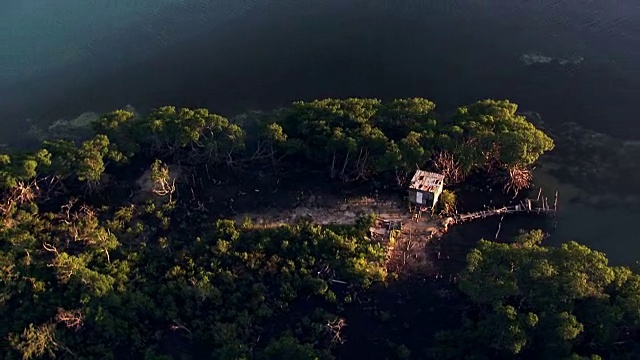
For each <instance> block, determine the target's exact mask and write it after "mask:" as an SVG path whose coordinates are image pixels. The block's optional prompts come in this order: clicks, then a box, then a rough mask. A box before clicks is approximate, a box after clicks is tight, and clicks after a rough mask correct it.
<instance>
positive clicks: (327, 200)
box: [234, 194, 407, 227]
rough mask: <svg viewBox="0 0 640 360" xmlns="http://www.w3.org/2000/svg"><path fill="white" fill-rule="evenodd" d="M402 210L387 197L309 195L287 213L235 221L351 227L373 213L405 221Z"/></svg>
mask: <svg viewBox="0 0 640 360" xmlns="http://www.w3.org/2000/svg"><path fill="white" fill-rule="evenodd" d="M403 206H404V204H402V202H401V201H400V200H398V199H396V198H394V197H390V196H388V197H384V196H379V197H377V198H373V197H368V196H358V197H338V196H334V195H315V194H310V195H307V196H305V197H304V198H302V199H300V200H299V201H298V202H297V204H296V205H295V206H292V207H291V208H289V209H272V210H268V211H261V212H244V213H239V214H237V215H236V216H235V217H234V219H235V220H236V221H244V220H245V219H250V220H251V221H252V222H253V223H254V224H256V225H260V226H264V227H274V226H279V225H283V224H293V223H295V222H297V221H299V220H302V219H308V220H310V221H312V222H314V223H316V224H322V225H328V224H338V225H340V224H353V223H355V221H356V220H357V219H358V218H359V217H361V216H364V215H368V214H370V213H372V212H373V213H375V214H376V215H377V216H378V217H386V218H390V217H396V218H404V217H406V216H407V215H405V214H404V211H403Z"/></svg>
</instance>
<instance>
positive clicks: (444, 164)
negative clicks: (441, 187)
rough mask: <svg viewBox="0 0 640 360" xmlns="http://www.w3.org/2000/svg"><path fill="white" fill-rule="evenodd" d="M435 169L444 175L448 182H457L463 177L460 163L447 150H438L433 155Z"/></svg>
mask: <svg viewBox="0 0 640 360" xmlns="http://www.w3.org/2000/svg"><path fill="white" fill-rule="evenodd" d="M433 164H434V166H435V169H436V171H437V172H439V173H440V174H442V175H444V177H445V179H447V182H448V183H453V184H455V183H457V182H459V181H460V180H462V178H463V174H462V170H461V169H460V164H458V162H457V161H456V160H455V158H454V157H453V154H452V153H450V152H448V151H440V152H438V153H436V154H435V155H434V157H433Z"/></svg>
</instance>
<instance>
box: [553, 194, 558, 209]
mask: <svg viewBox="0 0 640 360" xmlns="http://www.w3.org/2000/svg"><path fill="white" fill-rule="evenodd" d="M556 211H558V190H556V199H555V200H554V201H553V213H554V214H555V213H556Z"/></svg>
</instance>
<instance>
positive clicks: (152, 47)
mask: <svg viewBox="0 0 640 360" xmlns="http://www.w3.org/2000/svg"><path fill="white" fill-rule="evenodd" d="M527 53H538V54H540V55H544V56H548V57H552V58H555V59H558V60H561V59H575V58H583V59H584V60H583V61H582V62H581V63H579V64H573V65H566V66H557V65H556V66H554V65H552V66H548V65H541V64H539V65H536V66H526V65H524V64H523V63H522V62H521V60H520V57H521V56H522V55H523V54H527ZM638 64H640V2H638V1H636V0H615V1H596V0H567V1H558V0H537V1H530V0H527V1H525V0H511V1H502V0H406V1H402V0H368V1H358V0H353V1H346V0H295V1H294V0H278V1H275V0H273V1H270V0H219V1H215V0H212V1H204V0H136V1H124V0H14V1H2V2H0V121H2V125H3V126H2V129H3V131H2V132H1V133H0V142H3V141H9V140H11V139H14V138H15V134H16V133H18V132H22V131H23V130H24V129H25V128H26V125H25V124H26V123H25V119H27V118H30V119H33V121H34V122H38V123H47V122H51V121H53V120H55V119H58V118H61V117H74V116H77V115H78V114H80V113H82V112H85V111H107V110H110V109H114V108H118V107H122V106H124V105H127V104H132V105H134V106H136V107H137V108H140V109H145V108H149V107H154V106H159V105H163V104H176V105H184V106H206V107H209V108H211V109H213V110H215V111H217V112H220V113H223V114H225V115H231V114H234V113H239V112H243V111H246V110H248V109H259V108H272V107H276V106H279V105H283V104H287V103H289V102H291V101H293V100H298V99H312V98H318V97H328V96H331V97H346V96H372V97H378V98H383V99H387V98H393V97H404V96H422V97H427V98H430V99H432V100H434V101H435V102H436V103H437V104H438V105H439V107H440V108H441V109H450V108H452V107H454V106H457V105H460V104H463V103H466V102H471V101H474V100H476V99H479V98H486V97H506V98H510V99H512V100H514V101H516V102H517V103H519V104H520V105H521V109H524V110H534V111H538V112H540V113H541V114H542V115H543V118H544V119H545V121H546V122H547V123H550V124H558V123H561V122H566V121H575V122H577V123H579V124H582V125H584V126H586V127H589V128H592V129H595V130H597V131H601V132H605V133H607V134H611V135H615V136H618V137H624V138H627V139H640V124H639V123H638V122H637V120H636V119H637V110H636V101H638V99H640V66H639V65H638ZM581 211H582V210H581ZM580 214H581V215H580V216H581V217H582V216H591V218H594V216H598V215H597V214H596V215H594V214H592V213H591V212H589V211H582V212H580ZM589 214H591V215H589ZM576 219H577V218H576ZM611 219H613V218H611ZM612 221H615V219H613V220H612ZM566 223H567V224H569V223H570V224H572V225H571V226H572V227H576V226H577V225H574V223H575V221H566ZM590 223H594V222H593V221H592V222H590ZM583 225H584V224H583ZM585 226H586V228H587V230H584V227H585ZM581 228H582V230H581V231H580V234H579V235H584V236H586V237H589V236H590V235H589V234H591V237H593V236H594V234H595V233H596V232H597V231H588V225H584V226H581ZM631 230H632V229H628V230H621V231H622V232H623V233H624V234H626V235H616V238H618V237H620V236H621V237H624V236H628V237H630V236H631V234H632V233H633V232H632V231H631ZM627 231H628V232H627ZM583 233H584V234H583ZM589 241H591V240H589ZM612 241H613V242H614V243H615V241H614V240H607V241H597V240H593V241H591V242H592V243H596V244H599V245H601V247H602V248H603V249H610V250H611V249H612V250H615V249H613V248H611V246H609V245H607V244H610V243H611V242H612ZM616 244H618V245H616V246H618V247H622V243H616ZM625 244H626V243H625ZM638 249H640V247H638ZM638 258H640V256H638Z"/></svg>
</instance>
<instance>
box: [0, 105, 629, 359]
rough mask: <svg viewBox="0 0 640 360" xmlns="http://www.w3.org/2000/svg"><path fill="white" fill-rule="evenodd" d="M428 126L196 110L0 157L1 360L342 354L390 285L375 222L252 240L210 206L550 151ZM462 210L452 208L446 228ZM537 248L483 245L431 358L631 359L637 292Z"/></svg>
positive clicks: (268, 233) (506, 114)
mask: <svg viewBox="0 0 640 360" xmlns="http://www.w3.org/2000/svg"><path fill="white" fill-rule="evenodd" d="M434 109H435V105H434V104H433V103H432V102H430V101H428V100H425V99H401V100H394V101H391V102H387V103H383V102H381V101H378V100H375V99H346V100H335V99H325V100H317V101H312V102H297V103H294V104H292V105H291V106H290V107H287V108H283V109H278V110H275V111H271V112H266V113H251V114H247V115H245V116H242V117H238V118H237V119H234V120H233V121H230V120H228V119H226V118H224V117H222V116H219V115H216V114H212V113H210V112H209V111H207V110H204V109H197V110H190V109H176V108H174V107H163V108H160V109H156V110H154V111H152V112H151V113H150V114H148V115H146V116H140V115H137V114H134V113H131V112H127V111H122V110H120V111H115V112H113V113H110V114H107V115H105V116H104V117H103V118H101V119H100V120H99V121H98V122H96V123H95V124H93V126H94V129H93V130H94V133H93V134H92V135H91V136H90V137H88V138H84V139H77V140H76V141H71V140H59V139H49V140H48V141H45V142H44V143H43V145H42V148H41V149H39V150H37V151H33V152H29V153H24V152H18V151H15V152H8V153H6V154H0V189H1V190H0V191H2V194H1V195H2V202H1V203H0V348H2V349H7V351H6V358H9V359H19V358H23V359H32V358H53V357H54V356H55V357H56V358H63V359H75V358H79V359H95V358H99V359H109V358H117V359H120V358H144V359H169V358H176V359H188V358H193V359H200V358H215V359H330V358H333V357H334V356H336V354H337V353H338V352H337V351H336V350H337V349H338V348H340V347H341V344H342V342H343V340H346V341H347V342H348V341H349V338H344V337H343V336H344V334H343V333H344V332H341V331H342V328H343V327H345V326H349V323H350V318H349V311H348V309H352V308H354V307H356V308H357V307H361V308H362V307H364V306H365V305H364V304H363V303H364V302H366V301H367V299H368V297H369V295H370V294H371V292H372V289H373V288H384V286H385V285H384V284H385V282H387V283H388V282H389V281H390V280H389V278H388V277H387V273H386V269H385V266H384V260H385V255H386V249H384V248H383V247H382V246H381V245H379V244H377V243H375V242H372V241H371V240H370V239H369V238H368V229H369V226H370V224H371V221H372V219H371V218H363V219H361V220H360V221H359V222H358V224H356V225H355V226H332V227H321V226H317V225H313V224H311V223H307V222H302V223H299V224H291V225H287V226H280V227H273V228H261V227H259V226H255V225H252V224H251V223H250V222H245V223H242V224H237V223H234V222H233V221H231V220H226V217H225V216H223V215H220V214H221V213H224V212H225V211H227V210H226V204H225V203H222V202H221V201H218V202H215V201H213V200H208V201H207V199H213V198H214V197H215V195H219V194H216V186H217V185H216V184H219V183H220V182H221V179H227V180H228V181H230V182H234V181H239V179H243V178H245V177H247V175H250V176H251V177H252V182H254V183H255V184H256V185H255V186H258V183H259V178H260V176H261V175H258V176H254V175H256V174H266V173H272V174H278V176H280V174H285V173H286V172H288V171H291V169H294V168H295V169H297V170H298V171H306V172H307V173H313V174H324V175H326V177H327V178H334V179H336V183H340V182H354V181H363V180H370V179H376V180H389V179H396V180H398V182H399V183H402V180H404V179H406V177H407V176H408V175H410V173H411V172H412V171H413V170H414V169H415V168H416V166H419V167H422V168H433V167H437V165H438V158H439V156H441V155H442V154H446V156H447V159H453V164H454V165H455V167H456V168H457V170H459V171H460V172H461V173H463V174H470V173H473V172H483V171H504V170H506V169H509V168H512V167H514V166H520V167H526V166H529V165H531V164H532V163H534V162H535V161H536V160H537V159H538V157H539V156H540V155H542V154H543V153H544V152H545V151H548V150H551V149H552V148H553V142H552V140H551V139H550V138H549V137H548V136H546V135H545V134H544V133H543V132H542V131H540V130H538V129H536V128H535V127H534V126H533V125H532V124H531V123H530V122H528V121H527V120H526V119H525V118H524V117H522V116H519V115H517V114H516V106H515V105H514V104H512V103H509V102H507V101H493V100H485V101H481V102H478V103H476V104H472V105H470V106H467V107H463V108H460V109H458V111H457V112H456V114H455V115H453V116H452V117H451V118H441V117H439V116H437V114H435V113H434ZM440 165H441V164H440ZM252 185H253V184H252ZM256 190H257V189H256ZM251 191H253V190H251ZM223 195H226V194H223ZM227 197H228V198H229V197H232V195H229V196H227ZM231 200H232V199H231ZM455 200H456V199H455V195H454V193H453V192H450V193H449V192H447V193H446V194H444V195H443V201H444V204H445V205H449V209H448V210H449V211H453V207H454V206H455ZM221 209H222V210H221ZM539 237H540V234H538V233H533V234H529V235H523V236H522V237H520V238H518V239H517V241H516V243H515V244H512V245H507V244H496V243H490V242H485V241H483V242H481V243H480V245H479V247H478V249H476V250H474V251H473V252H472V253H471V254H470V255H469V260H468V266H467V269H466V270H465V271H464V273H463V275H462V281H461V282H460V290H461V291H462V293H463V294H466V296H467V298H466V299H467V303H468V304H470V305H472V306H471V307H470V308H468V309H467V311H466V315H467V318H468V319H467V320H468V321H466V323H465V325H464V326H463V327H462V328H461V329H457V330H456V329H453V330H452V329H449V330H448V332H443V333H441V334H440V335H439V339H440V341H439V345H438V347H437V348H435V349H433V351H435V354H436V357H437V358H445V357H448V358H471V356H476V358H499V357H505V358H509V357H510V356H511V357H513V356H522V357H525V356H533V357H536V356H542V357H546V358H552V359H556V358H561V357H563V356H570V355H572V354H584V355H585V356H586V355H589V356H590V355H591V354H599V355H602V356H603V357H608V356H614V355H615V356H618V355H620V356H623V355H624V354H630V353H632V351H634V349H632V348H630V347H629V346H628V344H629V343H630V340H631V339H633V338H634V336H636V330H637V321H638V319H640V315H638V312H637V311H638V310H637V309H638V308H639V305H638V304H639V302H640V287H639V286H638V284H640V280H639V278H638V275H637V274H635V273H633V272H631V270H629V269H625V268H610V267H608V266H607V263H606V259H605V258H604V256H603V255H602V254H599V253H597V252H593V251H591V250H589V249H587V248H585V247H582V246H579V245H577V244H574V243H570V244H567V245H565V246H563V247H560V248H557V249H556V248H547V247H541V246H539V245H538V242H539ZM426 306H428V304H425V307H426ZM452 306H453V305H452ZM453 311H458V309H453ZM383 317H384V318H385V319H386V318H389V317H390V316H387V315H384V316H383ZM402 326H405V325H404V324H403V325H402ZM406 326H408V327H414V326H415V328H416V329H420V325H419V324H406ZM351 336H352V337H355V336H357V334H354V333H351ZM424 336H425V338H432V337H433V334H428V333H427V334H424ZM423 345H424V344H408V343H407V344H402V342H401V341H400V342H397V343H395V344H394V345H393V346H392V351H391V352H390V354H389V355H388V356H390V357H396V358H413V356H415V355H412V354H422V353H424V352H423V351H416V350H424V349H419V347H420V346H423ZM123 354H124V355H123ZM618 358H619V357H618Z"/></svg>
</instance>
